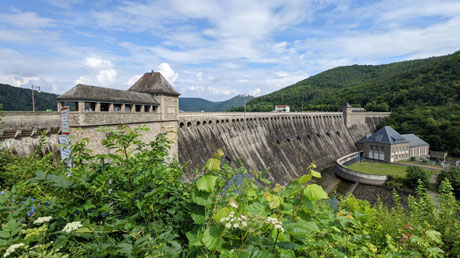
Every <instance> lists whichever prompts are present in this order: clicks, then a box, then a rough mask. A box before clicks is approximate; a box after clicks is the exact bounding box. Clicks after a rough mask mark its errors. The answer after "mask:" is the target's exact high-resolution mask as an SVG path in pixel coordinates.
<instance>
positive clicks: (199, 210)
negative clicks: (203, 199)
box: [190, 206, 206, 225]
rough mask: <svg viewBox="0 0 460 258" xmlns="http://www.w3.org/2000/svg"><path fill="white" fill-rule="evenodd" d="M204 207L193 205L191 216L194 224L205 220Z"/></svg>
mask: <svg viewBox="0 0 460 258" xmlns="http://www.w3.org/2000/svg"><path fill="white" fill-rule="evenodd" d="M204 209H205V208H204V207H203V206H198V207H193V209H192V211H191V214H190V215H191V216H192V219H193V221H194V222H195V224H198V225H200V224H203V223H205V222H206V214H205V210H204Z"/></svg>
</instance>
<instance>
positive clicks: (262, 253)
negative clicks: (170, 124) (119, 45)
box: [0, 126, 460, 258]
mask: <svg viewBox="0 0 460 258" xmlns="http://www.w3.org/2000/svg"><path fill="white" fill-rule="evenodd" d="M144 130H146V129H144V128H134V129H133V128H129V127H126V126H122V127H120V128H118V129H116V130H109V129H104V130H102V131H103V132H105V133H106V135H107V139H106V140H104V141H103V145H104V147H106V148H107V149H109V150H110V153H109V154H101V155H95V156H92V155H91V153H90V152H89V151H88V150H87V149H86V147H85V143H86V141H85V140H82V141H79V142H76V143H74V145H73V146H72V156H71V161H72V164H73V167H72V168H67V167H65V166H64V165H63V164H62V163H61V164H59V165H55V166H54V167H53V169H47V167H48V166H51V165H50V164H52V163H53V162H52V161H51V160H49V161H42V163H41V164H40V165H33V166H32V167H30V168H27V166H28V165H27V164H26V163H23V166H22V167H17V168H16V169H17V170H18V171H20V170H22V169H24V170H27V171H29V170H30V171H33V170H35V171H34V176H32V177H30V178H28V179H26V180H22V181H20V182H18V183H15V184H13V185H12V186H11V187H10V188H9V189H6V188H5V189H2V191H3V194H2V195H0V207H1V208H0V224H1V228H0V252H2V253H4V254H3V255H11V256H19V255H22V256H23V257H341V258H342V257H345V256H346V257H442V256H445V257H457V256H458V255H459V254H460V250H459V246H460V239H459V236H460V234H459V233H460V226H459V223H460V222H459V220H458V218H457V216H455V215H456V214H459V212H460V210H459V207H458V203H457V202H456V201H455V198H454V197H453V193H452V186H451V185H450V183H449V181H448V180H447V179H446V180H444V181H443V182H442V184H441V187H440V195H439V196H440V197H439V208H437V209H435V207H434V206H433V205H432V202H431V200H430V195H429V194H428V193H427V192H426V190H425V189H424V188H423V187H419V188H418V195H417V198H413V197H412V198H411V199H410V200H409V208H408V209H407V210H404V209H403V208H402V205H401V204H400V202H399V197H398V196H397V194H395V202H396V203H397V205H396V208H394V209H392V210H389V209H387V208H386V207H384V206H383V205H377V206H375V207H371V206H370V204H369V203H368V202H366V201H362V200H358V199H356V198H354V197H353V196H348V197H346V198H344V199H342V200H340V202H339V205H338V206H337V205H331V202H330V200H327V199H328V196H327V194H326V193H325V192H324V190H323V189H322V188H321V187H320V186H319V185H316V184H312V183H311V180H312V179H313V178H314V177H316V178H319V177H321V174H320V173H319V172H317V171H315V170H314V169H315V168H316V166H315V165H314V164H312V165H310V166H309V167H307V168H306V171H305V174H304V175H302V176H301V177H299V178H297V179H293V180H292V182H290V183H289V184H288V185H286V186H280V185H278V184H274V183H272V182H271V181H269V180H267V179H265V178H263V176H262V173H260V172H254V171H251V172H249V171H247V170H246V169H245V168H244V167H240V168H236V169H235V168H232V167H230V166H229V165H228V164H226V163H225V158H224V157H223V156H224V153H223V152H222V150H218V152H217V153H216V154H214V155H213V158H211V159H210V161H208V163H207V164H206V166H205V167H204V169H203V173H202V174H201V175H199V176H198V177H197V178H195V179H193V180H192V182H190V183H187V182H184V181H182V180H181V178H182V177H183V176H184V172H183V171H184V170H183V169H182V168H181V167H180V166H179V165H178V164H176V163H174V162H169V163H168V162H166V161H165V159H166V157H167V155H168V140H167V138H166V134H159V135H158V137H157V139H156V141H154V142H151V143H148V144H147V143H143V142H141V141H139V140H138V139H139V136H140V134H141V132H142V131H144ZM14 158H16V159H19V158H17V157H14ZM25 159H27V158H25ZM77 160H78V161H77ZM69 172H70V174H71V175H69ZM2 188H3V187H2ZM32 206H33V207H34V209H33V210H32Z"/></svg>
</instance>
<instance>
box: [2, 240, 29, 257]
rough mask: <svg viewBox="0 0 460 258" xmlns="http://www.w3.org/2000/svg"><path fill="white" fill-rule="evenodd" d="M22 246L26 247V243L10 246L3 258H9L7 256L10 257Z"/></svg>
mask: <svg viewBox="0 0 460 258" xmlns="http://www.w3.org/2000/svg"><path fill="white" fill-rule="evenodd" d="M21 246H24V243H19V244H14V245H10V247H8V249H6V252H5V254H4V255H3V257H7V256H9V255H10V254H12V253H14V251H16V249H18V248H19V247H21Z"/></svg>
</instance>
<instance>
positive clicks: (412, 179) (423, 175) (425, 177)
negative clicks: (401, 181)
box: [405, 167, 430, 190]
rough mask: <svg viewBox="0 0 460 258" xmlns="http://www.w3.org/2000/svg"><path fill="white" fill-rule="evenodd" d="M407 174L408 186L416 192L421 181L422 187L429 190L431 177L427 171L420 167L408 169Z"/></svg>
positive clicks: (406, 181)
mask: <svg viewBox="0 0 460 258" xmlns="http://www.w3.org/2000/svg"><path fill="white" fill-rule="evenodd" d="M406 172H407V175H406V180H405V183H406V185H408V186H409V187H411V188H412V189H414V190H415V189H417V186H418V180H420V181H421V182H422V186H423V187H425V188H428V184H429V183H430V175H429V173H428V172H427V171H426V170H423V169H421V168H420V167H408V168H407V169H406Z"/></svg>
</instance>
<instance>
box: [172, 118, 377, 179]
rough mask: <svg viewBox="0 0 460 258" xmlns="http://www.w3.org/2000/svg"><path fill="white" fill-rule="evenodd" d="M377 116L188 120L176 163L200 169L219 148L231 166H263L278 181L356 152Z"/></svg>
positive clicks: (183, 131)
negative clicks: (355, 120)
mask: <svg viewBox="0 0 460 258" xmlns="http://www.w3.org/2000/svg"><path fill="white" fill-rule="evenodd" d="M381 121H382V118H379V117H376V118H370V117H369V119H367V118H366V123H362V124H358V125H353V126H351V127H350V128H349V129H348V128H347V127H346V126H345V124H344V121H343V118H342V116H317V117H308V116H307V117H305V116H285V117H281V116H280V117H277V118H274V119H262V120H261V119H259V120H257V119H254V120H252V121H250V120H247V121H246V122H244V121H241V120H240V121H238V122H227V123H219V124H216V123H213V124H209V123H208V124H206V125H203V124H199V125H198V123H196V124H193V125H191V126H187V127H185V126H184V127H181V128H180V129H179V141H178V147H179V148H178V149H179V161H180V162H182V163H185V164H189V165H190V167H193V168H202V167H203V166H204V165H205V164H206V161H207V160H208V159H209V158H211V157H212V154H213V153H214V152H216V150H217V149H219V148H222V150H223V151H224V153H225V158H226V159H227V161H228V162H229V163H231V164H233V165H234V164H235V162H236V161H237V160H238V159H241V161H242V162H243V164H244V165H245V166H246V168H248V169H250V170H256V171H265V170H267V169H268V174H267V177H268V178H269V179H271V180H273V181H275V182H277V183H280V184H284V183H287V182H289V181H290V179H291V178H295V177H299V176H301V175H302V174H304V173H305V172H306V167H307V166H308V165H309V164H310V163H312V162H314V163H315V164H317V165H318V169H323V168H327V167H331V166H333V165H334V164H335V163H334V162H335V160H336V159H337V158H339V157H341V156H344V155H346V154H349V153H352V152H355V151H357V149H356V146H355V142H356V140H357V139H359V138H361V137H362V136H364V135H365V134H367V133H372V132H374V131H375V129H376V127H377V125H378V124H379V123H380V122H381Z"/></svg>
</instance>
